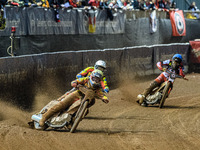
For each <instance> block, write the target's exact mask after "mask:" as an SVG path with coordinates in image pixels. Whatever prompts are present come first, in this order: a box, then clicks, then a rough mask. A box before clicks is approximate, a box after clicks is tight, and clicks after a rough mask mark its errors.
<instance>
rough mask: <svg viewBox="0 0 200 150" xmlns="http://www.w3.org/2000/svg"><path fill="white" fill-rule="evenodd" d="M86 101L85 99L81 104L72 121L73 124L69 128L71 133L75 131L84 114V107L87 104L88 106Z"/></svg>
mask: <svg viewBox="0 0 200 150" xmlns="http://www.w3.org/2000/svg"><path fill="white" fill-rule="evenodd" d="M88 103H89V102H88V101H85V103H84V104H83V106H82V108H81V110H80V111H79V113H78V114H77V117H76V118H75V120H74V123H73V125H72V128H71V130H70V132H71V133H74V132H75V130H76V128H77V126H78V124H79V123H80V121H81V120H82V118H83V115H84V114H85V110H86V108H87V106H88Z"/></svg>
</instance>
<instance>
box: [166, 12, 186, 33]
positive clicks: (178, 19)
mask: <svg viewBox="0 0 200 150" xmlns="http://www.w3.org/2000/svg"><path fill="white" fill-rule="evenodd" d="M169 14H170V20H171V25H172V35H173V36H186V25H185V18H184V15H183V11H182V10H178V11H170V12H169Z"/></svg>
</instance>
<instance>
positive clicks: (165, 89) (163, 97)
mask: <svg viewBox="0 0 200 150" xmlns="http://www.w3.org/2000/svg"><path fill="white" fill-rule="evenodd" d="M170 85H171V83H170V82H168V83H167V85H166V86H165V88H164V90H163V96H162V99H161V101H160V105H159V108H163V105H164V103H165V100H166V98H167V95H168V91H169V88H170Z"/></svg>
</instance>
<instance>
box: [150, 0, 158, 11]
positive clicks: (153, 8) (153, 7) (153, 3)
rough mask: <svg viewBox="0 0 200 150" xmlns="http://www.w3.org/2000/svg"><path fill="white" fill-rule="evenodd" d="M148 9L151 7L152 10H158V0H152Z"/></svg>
mask: <svg viewBox="0 0 200 150" xmlns="http://www.w3.org/2000/svg"><path fill="white" fill-rule="evenodd" d="M148 9H150V10H157V9H158V7H157V5H156V0H152V1H151V2H150V4H149V6H148Z"/></svg>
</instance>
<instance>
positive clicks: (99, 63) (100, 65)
mask: <svg viewBox="0 0 200 150" xmlns="http://www.w3.org/2000/svg"><path fill="white" fill-rule="evenodd" d="M94 68H95V69H99V70H101V71H104V70H105V69H106V62H105V61H103V60H98V61H97V62H96V63H95V65H94Z"/></svg>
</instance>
